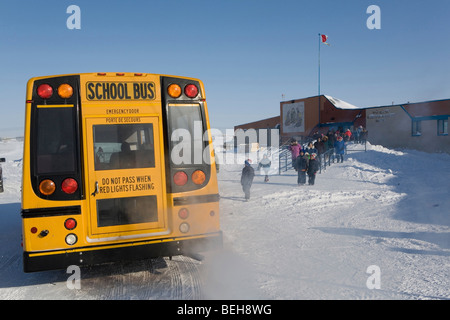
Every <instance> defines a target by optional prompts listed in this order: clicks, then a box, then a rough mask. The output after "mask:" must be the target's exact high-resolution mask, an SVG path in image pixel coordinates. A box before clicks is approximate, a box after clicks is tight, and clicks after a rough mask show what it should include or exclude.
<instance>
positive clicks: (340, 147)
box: [334, 136, 345, 163]
mask: <svg viewBox="0 0 450 320" xmlns="http://www.w3.org/2000/svg"><path fill="white" fill-rule="evenodd" d="M334 151H335V153H336V158H337V163H339V160H341V163H342V162H344V153H345V141H344V139H343V138H342V137H341V136H338V137H337V138H336V142H335V143H334Z"/></svg>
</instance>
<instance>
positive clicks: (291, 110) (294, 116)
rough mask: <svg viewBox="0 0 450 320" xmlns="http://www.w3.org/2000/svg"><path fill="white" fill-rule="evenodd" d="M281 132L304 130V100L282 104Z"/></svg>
mask: <svg viewBox="0 0 450 320" xmlns="http://www.w3.org/2000/svg"><path fill="white" fill-rule="evenodd" d="M282 106H283V107H282V109H283V110H282V117H283V118H282V121H283V132H304V131H305V102H304V101H301V102H296V103H287V104H283V105H282Z"/></svg>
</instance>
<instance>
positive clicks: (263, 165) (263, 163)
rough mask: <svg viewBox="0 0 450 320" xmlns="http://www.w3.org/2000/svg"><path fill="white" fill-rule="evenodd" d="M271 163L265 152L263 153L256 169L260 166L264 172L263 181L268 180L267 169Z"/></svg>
mask: <svg viewBox="0 0 450 320" xmlns="http://www.w3.org/2000/svg"><path fill="white" fill-rule="evenodd" d="M271 164H272V162H271V161H270V159H269V157H268V156H267V154H265V155H264V156H263V158H262V160H261V161H260V162H259V165H258V169H261V168H262V170H263V171H264V174H265V177H264V182H268V181H269V169H270V165H271Z"/></svg>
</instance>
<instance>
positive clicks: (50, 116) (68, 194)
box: [21, 73, 222, 272]
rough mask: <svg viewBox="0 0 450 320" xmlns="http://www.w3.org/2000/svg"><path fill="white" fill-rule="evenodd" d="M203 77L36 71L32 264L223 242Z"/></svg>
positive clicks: (29, 228) (26, 259)
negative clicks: (42, 73)
mask: <svg viewBox="0 0 450 320" xmlns="http://www.w3.org/2000/svg"><path fill="white" fill-rule="evenodd" d="M209 129H210V127H209V118H208V109H207V105H206V100H205V90H204V85H203V83H202V82H201V81H200V80H198V79H193V78H187V77H178V76H166V75H157V74H147V73H86V74H70V75H55V76H46V77H35V78H32V79H30V80H29V81H28V84H27V95H26V114H25V140H24V155H23V181H22V211H21V215H22V222H23V223H22V228H23V229H22V236H23V266H24V271H25V272H35V271H43V270H51V269H62V268H66V267H67V266H70V265H78V266H84V265H92V264H99V263H106V262H115V261H121V260H129V259H145V258H152V257H161V256H169V257H171V256H173V255H180V254H186V255H188V254H195V253H199V252H202V251H206V250H211V249H212V250H213V249H216V248H220V247H221V245H222V233H221V231H220V225H219V192H218V185H217V176H216V167H215V161H214V153H213V148H212V137H211V135H210V130H209Z"/></svg>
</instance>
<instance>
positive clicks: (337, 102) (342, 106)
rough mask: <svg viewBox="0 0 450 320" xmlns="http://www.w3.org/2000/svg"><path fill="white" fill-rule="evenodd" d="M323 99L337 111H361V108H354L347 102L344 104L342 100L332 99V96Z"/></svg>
mask: <svg viewBox="0 0 450 320" xmlns="http://www.w3.org/2000/svg"><path fill="white" fill-rule="evenodd" d="M324 97H325V98H327V99H328V101H330V102H331V103H332V104H333V105H334V106H335V107H336V108H338V109H352V110H354V109H363V108H359V107H357V106H354V105H352V104H350V103H348V102H345V101H344V100H340V99H338V98H334V97H332V96H327V95H324Z"/></svg>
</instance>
